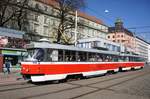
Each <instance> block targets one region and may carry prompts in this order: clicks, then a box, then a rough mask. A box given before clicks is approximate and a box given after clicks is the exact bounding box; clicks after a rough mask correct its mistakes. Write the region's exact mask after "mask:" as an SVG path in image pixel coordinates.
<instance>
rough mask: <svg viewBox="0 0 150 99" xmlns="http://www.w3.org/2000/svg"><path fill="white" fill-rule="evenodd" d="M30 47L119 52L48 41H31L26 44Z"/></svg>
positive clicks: (108, 52)
mask: <svg viewBox="0 0 150 99" xmlns="http://www.w3.org/2000/svg"><path fill="white" fill-rule="evenodd" d="M32 48H50V49H59V50H70V51H81V52H92V53H101V54H109V55H119V52H114V51H104V50H98V49H91V48H79V47H74V46H72V45H62V44H52V43H49V42H32V43H30V44H27V49H32Z"/></svg>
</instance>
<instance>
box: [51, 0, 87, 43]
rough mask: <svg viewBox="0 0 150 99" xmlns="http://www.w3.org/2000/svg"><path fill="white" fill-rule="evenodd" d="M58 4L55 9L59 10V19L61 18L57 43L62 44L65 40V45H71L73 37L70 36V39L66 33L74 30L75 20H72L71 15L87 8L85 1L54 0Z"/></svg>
mask: <svg viewBox="0 0 150 99" xmlns="http://www.w3.org/2000/svg"><path fill="white" fill-rule="evenodd" d="M53 1H54V2H56V5H55V7H57V9H58V17H59V18H60V23H59V25H58V28H57V41H56V42H57V43H60V42H61V40H64V43H69V42H68V41H69V40H71V38H72V37H73V35H72V34H70V37H65V32H66V31H67V30H69V29H72V28H74V19H73V18H71V15H73V16H74V15H75V14H74V12H75V10H79V9H80V8H82V7H84V6H85V2H84V0H53Z"/></svg>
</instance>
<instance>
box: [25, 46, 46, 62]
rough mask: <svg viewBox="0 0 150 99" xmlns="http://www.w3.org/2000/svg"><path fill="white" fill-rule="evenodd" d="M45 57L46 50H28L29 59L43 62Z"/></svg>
mask: <svg viewBox="0 0 150 99" xmlns="http://www.w3.org/2000/svg"><path fill="white" fill-rule="evenodd" d="M44 55H45V53H44V49H42V48H39V49H30V50H28V58H32V59H36V60H38V61H43V60H44Z"/></svg>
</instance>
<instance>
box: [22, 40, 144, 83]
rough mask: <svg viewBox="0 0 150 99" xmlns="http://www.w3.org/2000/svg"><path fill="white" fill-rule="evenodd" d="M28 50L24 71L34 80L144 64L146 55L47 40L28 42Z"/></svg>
mask: <svg viewBox="0 0 150 99" xmlns="http://www.w3.org/2000/svg"><path fill="white" fill-rule="evenodd" d="M27 51H28V58H27V59H25V60H24V61H23V62H21V74H22V75H23V77H24V78H27V79H31V81H32V82H43V81H55V80H57V81H60V80H64V79H66V78H68V77H79V76H82V77H89V76H97V75H102V74H106V73H108V72H110V71H111V72H118V71H123V70H131V69H139V68H143V67H144V59H143V58H142V57H140V56H138V55H131V54H122V53H119V52H112V51H104V50H99V49H91V48H79V47H75V46H71V45H69V46H68V45H61V44H51V43H49V42H45V41H44V42H43V41H41V42H32V43H30V44H28V45H27Z"/></svg>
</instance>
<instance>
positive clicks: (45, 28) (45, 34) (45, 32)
mask: <svg viewBox="0 0 150 99" xmlns="http://www.w3.org/2000/svg"><path fill="white" fill-rule="evenodd" d="M44 36H48V27H47V26H44Z"/></svg>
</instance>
